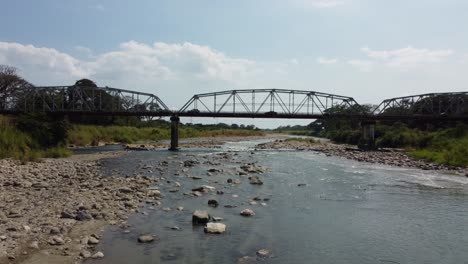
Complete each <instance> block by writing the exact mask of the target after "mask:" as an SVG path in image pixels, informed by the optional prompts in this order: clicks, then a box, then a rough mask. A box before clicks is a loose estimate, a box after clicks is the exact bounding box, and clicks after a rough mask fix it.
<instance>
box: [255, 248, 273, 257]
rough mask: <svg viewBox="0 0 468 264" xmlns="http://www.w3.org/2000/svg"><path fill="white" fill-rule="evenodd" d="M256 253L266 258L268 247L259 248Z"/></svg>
mask: <svg viewBox="0 0 468 264" xmlns="http://www.w3.org/2000/svg"><path fill="white" fill-rule="evenodd" d="M256 254H257V256H258V257H260V258H266V257H268V256H269V255H270V251H269V250H268V249H260V250H259V251H257V252H256Z"/></svg>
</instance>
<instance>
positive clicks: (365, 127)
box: [359, 120, 376, 149]
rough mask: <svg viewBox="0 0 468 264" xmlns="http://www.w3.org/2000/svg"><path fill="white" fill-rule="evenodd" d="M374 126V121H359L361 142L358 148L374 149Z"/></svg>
mask: <svg viewBox="0 0 468 264" xmlns="http://www.w3.org/2000/svg"><path fill="white" fill-rule="evenodd" d="M375 125H376V122H375V121H374V120H371V121H361V128H362V138H363V142H362V143H360V144H359V148H361V149H375Z"/></svg>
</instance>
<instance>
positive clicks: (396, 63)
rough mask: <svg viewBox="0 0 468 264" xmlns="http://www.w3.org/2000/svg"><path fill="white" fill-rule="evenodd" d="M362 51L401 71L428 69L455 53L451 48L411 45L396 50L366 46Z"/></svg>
mask: <svg viewBox="0 0 468 264" xmlns="http://www.w3.org/2000/svg"><path fill="white" fill-rule="evenodd" d="M361 51H362V52H363V53H364V54H366V55H367V57H368V58H369V59H371V60H373V61H375V62H378V63H381V64H383V65H385V66H387V67H390V68H393V69H397V70H400V71H409V70H413V69H425V68H426V69H427V68H428V67H431V66H435V65H438V64H440V63H442V62H445V61H446V60H447V59H448V58H449V57H450V56H451V55H452V54H453V53H454V52H453V51H452V50H450V49H444V50H430V49H417V48H413V47H411V46H408V47H406V48H402V49H395V50H372V49H370V48H367V47H365V48H362V49H361Z"/></svg>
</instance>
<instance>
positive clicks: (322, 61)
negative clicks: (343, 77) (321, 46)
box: [317, 57, 339, 65]
mask: <svg viewBox="0 0 468 264" xmlns="http://www.w3.org/2000/svg"><path fill="white" fill-rule="evenodd" d="M338 62H339V60H338V59H336V58H331V59H327V58H324V57H319V58H317V63H318V64H326V65H329V64H335V63H338Z"/></svg>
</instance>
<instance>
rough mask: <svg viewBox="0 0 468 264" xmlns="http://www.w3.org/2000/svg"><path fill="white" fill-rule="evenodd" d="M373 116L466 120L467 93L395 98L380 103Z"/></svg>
mask: <svg viewBox="0 0 468 264" xmlns="http://www.w3.org/2000/svg"><path fill="white" fill-rule="evenodd" d="M372 114H373V116H374V117H376V118H379V117H380V118H382V119H385V117H390V116H394V117H395V118H403V119H405V118H414V119H418V118H428V119H430V118H434V119H456V120H465V121H466V120H468V92H457V93H428V94H420V95H412V96H404V97H396V98H391V99H387V100H384V101H382V103H380V105H378V106H377V107H376V108H375V109H374V111H373V113H372Z"/></svg>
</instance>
